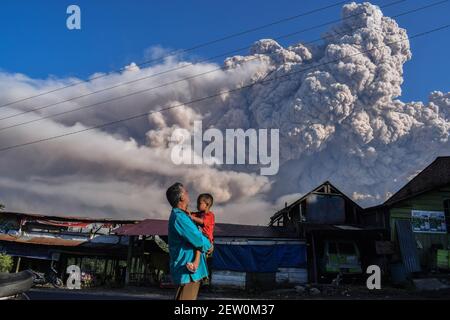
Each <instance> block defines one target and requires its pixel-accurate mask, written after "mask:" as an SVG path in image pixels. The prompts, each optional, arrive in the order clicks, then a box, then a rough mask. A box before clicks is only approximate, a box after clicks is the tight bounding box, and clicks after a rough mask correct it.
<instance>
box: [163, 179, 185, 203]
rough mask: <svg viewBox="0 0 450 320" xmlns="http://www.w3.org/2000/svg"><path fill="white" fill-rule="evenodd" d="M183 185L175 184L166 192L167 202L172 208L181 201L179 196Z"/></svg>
mask: <svg viewBox="0 0 450 320" xmlns="http://www.w3.org/2000/svg"><path fill="white" fill-rule="evenodd" d="M183 188H184V187H183V184H182V183H180V182H175V183H174V184H173V185H171V186H170V187H169V189H167V191H166V197H167V201H169V203H170V205H171V206H172V208H175V207H176V206H177V205H178V202H180V200H181V195H182V194H183Z"/></svg>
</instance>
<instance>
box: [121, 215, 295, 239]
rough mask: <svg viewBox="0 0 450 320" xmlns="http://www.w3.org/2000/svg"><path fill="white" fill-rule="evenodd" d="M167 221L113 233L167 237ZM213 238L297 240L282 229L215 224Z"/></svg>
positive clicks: (135, 225) (151, 222) (140, 224)
mask: <svg viewBox="0 0 450 320" xmlns="http://www.w3.org/2000/svg"><path fill="white" fill-rule="evenodd" d="M168 224H169V222H168V220H158V219H146V220H143V221H141V222H139V223H137V224H134V225H126V226H122V227H120V228H118V229H116V230H115V231H114V232H115V233H116V234H117V235H122V236H151V235H159V236H167V235H168ZM214 235H215V237H251V238H297V235H296V234H295V233H293V232H288V231H286V229H284V228H282V227H268V226H253V225H242V224H229V223H216V225H215V230H214Z"/></svg>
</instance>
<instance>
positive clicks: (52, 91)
mask: <svg viewBox="0 0 450 320" xmlns="http://www.w3.org/2000/svg"><path fill="white" fill-rule="evenodd" d="M403 1H406V0H403ZM346 2H347V1H339V2H336V3H333V4H330V5H327V6H324V7H320V8H316V9H313V10H310V11H307V12H303V13H299V14H296V15H293V16H290V17H287V18H283V19H280V20H276V21H273V22H270V23H267V24H264V25H261V26H258V27H254V28H251V29H247V30H244V31H240V32H237V33H233V34H230V35H227V36H224V37H221V38H218V39H214V40H211V41H207V42H203V43H200V44H197V45H194V46H192V47H190V48H187V49H181V50H172V51H170V52H169V53H167V54H165V55H163V56H162V57H159V58H155V59H150V60H146V61H142V62H140V63H138V64H136V65H137V66H138V67H141V66H145V65H148V64H151V63H154V62H158V61H163V60H164V59H166V58H168V57H172V56H176V55H180V54H183V53H187V52H191V51H194V50H197V49H200V48H203V47H206V46H209V45H212V44H215V43H219V42H222V41H225V40H229V39H232V38H235V37H239V36H243V35H245V34H248V33H252V32H255V31H258V30H262V29H265V28H268V27H272V26H274V25H277V24H281V23H284V22H288V21H291V20H295V19H298V18H301V17H305V16H308V15H310V14H313V13H317V12H320V11H323V10H327V9H330V8H333V7H336V6H339V5H342V4H344V3H346ZM124 70H126V67H122V68H120V69H117V70H113V71H109V72H107V73H106V74H101V75H98V76H95V77H93V78H90V79H86V80H80V81H77V82H74V83H71V84H69V85H65V86H62V87H59V88H56V89H52V90H49V91H44V92H41V93H38V94H36V95H33V96H29V97H26V98H22V99H19V100H15V101H11V102H8V103H6V104H3V105H0V108H3V107H7V106H10V105H13V104H16V103H19V102H23V101H27V100H30V99H33V98H37V97H41V96H44V95H47V94H50V93H54V92H57V91H60V90H64V89H66V88H70V87H75V86H78V85H80V84H82V83H86V82H91V81H94V80H97V79H100V78H104V77H106V76H108V75H110V74H112V73H115V72H122V71H124Z"/></svg>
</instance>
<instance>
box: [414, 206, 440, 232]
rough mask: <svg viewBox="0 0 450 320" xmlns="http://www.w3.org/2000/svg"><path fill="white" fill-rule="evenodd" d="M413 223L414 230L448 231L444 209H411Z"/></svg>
mask: <svg viewBox="0 0 450 320" xmlns="http://www.w3.org/2000/svg"><path fill="white" fill-rule="evenodd" d="M411 225H412V229H413V231H414V232H423V233H447V225H446V224H445V213H444V212H443V211H422V210H411Z"/></svg>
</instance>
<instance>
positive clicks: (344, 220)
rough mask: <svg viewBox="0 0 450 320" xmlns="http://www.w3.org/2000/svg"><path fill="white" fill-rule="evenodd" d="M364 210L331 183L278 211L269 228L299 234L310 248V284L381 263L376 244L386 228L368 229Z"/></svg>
mask: <svg viewBox="0 0 450 320" xmlns="http://www.w3.org/2000/svg"><path fill="white" fill-rule="evenodd" d="M363 212H364V209H363V208H361V207H360V206H359V205H358V204H357V203H355V202H354V201H353V200H351V199H350V198H349V197H347V196H346V195H345V194H344V193H342V192H341V191H339V190H338V189H337V188H336V187H335V186H333V185H332V184H331V183H330V182H329V181H326V182H324V183H323V184H321V185H320V186H318V187H317V188H315V189H313V190H312V191H310V192H308V193H307V194H305V195H304V196H302V197H301V198H299V199H298V200H296V201H294V202H293V203H291V204H290V205H286V207H285V208H283V209H281V210H280V211H278V212H276V213H275V214H274V215H273V216H272V217H271V218H270V223H269V225H271V226H280V227H283V228H285V229H286V230H289V231H293V232H296V234H297V236H298V238H299V239H302V240H304V241H305V242H306V243H307V247H308V251H307V254H308V274H309V280H310V282H319V281H322V280H329V278H330V277H335V276H336V275H337V274H339V273H342V274H344V275H355V276H356V275H361V274H362V273H363V270H365V268H366V267H367V266H368V265H371V264H373V263H377V264H379V263H382V261H381V262H380V259H381V256H379V255H378V254H377V252H376V250H375V248H376V242H377V241H382V240H385V239H386V237H387V235H386V232H385V228H384V227H382V226H381V227H379V226H373V227H372V226H367V225H366V224H365V223H364V218H363Z"/></svg>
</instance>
